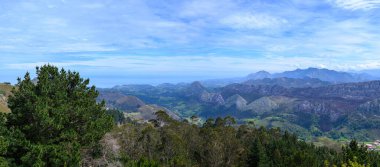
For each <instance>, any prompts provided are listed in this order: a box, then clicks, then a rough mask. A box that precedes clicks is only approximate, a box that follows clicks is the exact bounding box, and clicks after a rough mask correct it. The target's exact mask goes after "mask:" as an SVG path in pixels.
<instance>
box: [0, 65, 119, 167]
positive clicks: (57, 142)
mask: <svg viewBox="0 0 380 167" xmlns="http://www.w3.org/2000/svg"><path fill="white" fill-rule="evenodd" d="M37 76H38V77H37V80H38V81H37V83H33V82H32V80H31V78H30V75H29V73H27V74H26V75H25V77H24V79H23V80H21V79H19V80H18V84H17V87H18V90H17V91H16V90H14V91H13V92H12V93H13V95H12V96H11V97H10V98H9V101H8V104H9V108H10V109H11V111H12V112H11V113H10V114H6V115H2V116H1V117H0V126H1V127H0V145H1V146H0V148H1V149H0V156H1V160H0V161H1V166H7V164H8V165H9V166H79V165H80V161H81V154H83V152H85V151H86V150H87V151H90V152H91V150H93V149H92V148H93V147H94V146H96V145H97V144H98V141H99V140H100V139H101V138H102V137H103V136H104V134H105V133H106V132H108V131H109V130H111V128H112V127H113V124H114V123H113V120H112V117H111V116H109V115H107V114H106V111H105V109H104V103H100V104H98V103H97V102H96V97H97V96H98V92H97V91H96V89H95V87H94V86H92V87H88V84H89V80H84V79H82V78H81V77H80V76H79V74H78V73H77V72H71V71H68V72H66V71H65V70H63V69H62V70H60V71H59V70H58V68H56V67H53V66H49V65H47V66H43V67H41V68H37Z"/></svg>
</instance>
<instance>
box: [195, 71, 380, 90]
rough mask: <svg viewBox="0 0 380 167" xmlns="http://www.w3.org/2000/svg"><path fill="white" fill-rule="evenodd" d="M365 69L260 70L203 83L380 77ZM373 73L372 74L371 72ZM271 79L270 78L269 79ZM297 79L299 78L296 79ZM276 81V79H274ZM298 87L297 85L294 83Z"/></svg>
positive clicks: (342, 80)
mask: <svg viewBox="0 0 380 167" xmlns="http://www.w3.org/2000/svg"><path fill="white" fill-rule="evenodd" d="M366 72H367V71H364V72H362V73H351V72H340V71H335V70H329V69H320V68H307V69H296V70H293V71H284V72H281V73H273V74H271V73H269V72H267V71H258V72H256V73H251V74H248V75H247V76H245V77H240V78H239V77H238V78H226V79H215V80H205V81H201V82H202V84H204V85H206V86H210V87H218V86H226V85H229V84H232V83H241V82H245V81H248V80H262V79H266V78H269V79H275V80H276V79H278V78H287V79H288V80H289V81H290V79H299V82H303V80H309V81H312V82H316V83H317V84H319V85H315V86H324V85H328V84H329V83H331V84H337V83H350V82H363V81H371V80H376V79H380V76H376V75H373V74H374V72H373V71H368V73H366ZM369 73H371V74H372V75H371V74H369ZM315 79H318V80H320V81H318V80H315ZM268 81H270V80H268ZM295 81H297V80H295ZM272 82H274V81H272ZM293 82H294V81H293ZM283 86H285V87H290V86H291V85H285V84H283ZM294 86H295V87H298V86H297V85H294ZM310 86H311V87H315V86H314V85H313V84H310ZM301 87H307V85H304V84H301Z"/></svg>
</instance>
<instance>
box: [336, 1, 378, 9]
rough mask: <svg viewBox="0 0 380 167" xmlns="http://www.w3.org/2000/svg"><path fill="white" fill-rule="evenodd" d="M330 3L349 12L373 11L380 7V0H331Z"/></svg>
mask: <svg viewBox="0 0 380 167" xmlns="http://www.w3.org/2000/svg"><path fill="white" fill-rule="evenodd" d="M330 2H332V3H333V4H334V5H336V6H337V7H340V8H343V9H347V10H371V9H375V8H379V7H380V0H332V1H331V0H330Z"/></svg>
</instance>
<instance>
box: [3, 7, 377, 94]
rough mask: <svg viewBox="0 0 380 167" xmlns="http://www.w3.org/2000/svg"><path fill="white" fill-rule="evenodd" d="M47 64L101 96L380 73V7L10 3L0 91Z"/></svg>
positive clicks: (6, 12) (5, 10)
mask: <svg viewBox="0 0 380 167" xmlns="http://www.w3.org/2000/svg"><path fill="white" fill-rule="evenodd" d="M46 63H50V64H54V65H57V66H59V67H64V68H67V69H72V70H76V71H79V72H80V73H81V74H82V75H83V76H85V77H89V78H91V80H92V83H93V84H96V85H98V86H100V87H108V86H112V85H117V84H128V83H151V84H157V83H160V82H181V81H191V80H200V79H206V78H226V77H234V76H244V75H246V74H248V73H251V72H255V71H258V70H267V71H270V72H279V71H284V70H292V69H296V68H307V67H320V68H329V69H335V70H343V71H351V70H357V71H358V70H368V69H369V70H370V69H380V0H308V1H305V0H289V1H286V0H186V1H180V0H101V1H100V0H99V1H96V0H58V1H54V0H51V1H47V0H12V1H9V0H0V71H1V72H0V81H11V82H13V83H14V82H15V80H16V78H17V77H18V76H22V75H23V74H24V73H25V72H26V71H31V72H34V67H35V66H38V65H42V64H46Z"/></svg>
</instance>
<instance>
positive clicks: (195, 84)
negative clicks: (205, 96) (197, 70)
mask: <svg viewBox="0 0 380 167" xmlns="http://www.w3.org/2000/svg"><path fill="white" fill-rule="evenodd" d="M190 87H191V88H193V89H202V90H203V89H205V87H204V86H203V85H202V83H201V82H199V81H195V82H193V83H191V84H190Z"/></svg>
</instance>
